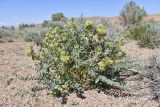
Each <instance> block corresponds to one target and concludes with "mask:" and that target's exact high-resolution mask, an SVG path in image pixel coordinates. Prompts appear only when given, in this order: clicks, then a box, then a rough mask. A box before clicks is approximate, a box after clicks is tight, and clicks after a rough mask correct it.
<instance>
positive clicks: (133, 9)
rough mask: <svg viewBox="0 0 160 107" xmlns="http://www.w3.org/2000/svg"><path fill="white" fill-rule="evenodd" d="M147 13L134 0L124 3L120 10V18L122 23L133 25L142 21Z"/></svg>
mask: <svg viewBox="0 0 160 107" xmlns="http://www.w3.org/2000/svg"><path fill="white" fill-rule="evenodd" d="M146 15H147V13H146V11H145V9H144V8H141V7H140V6H138V5H137V4H136V3H135V2H134V1H130V2H128V3H126V4H125V6H124V7H123V9H122V10H121V12H120V16H121V18H120V19H121V20H122V22H123V23H124V25H134V24H136V23H139V22H141V21H142V19H143V18H144V17H145V16H146Z"/></svg>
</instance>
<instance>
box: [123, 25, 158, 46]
mask: <svg viewBox="0 0 160 107" xmlns="http://www.w3.org/2000/svg"><path fill="white" fill-rule="evenodd" d="M126 35H127V36H128V37H131V38H133V39H135V40H137V41H138V44H139V45H140V46H141V47H148V48H155V47H159V46H160V23H156V22H143V23H140V24H136V25H133V26H132V27H131V28H129V30H128V31H126Z"/></svg>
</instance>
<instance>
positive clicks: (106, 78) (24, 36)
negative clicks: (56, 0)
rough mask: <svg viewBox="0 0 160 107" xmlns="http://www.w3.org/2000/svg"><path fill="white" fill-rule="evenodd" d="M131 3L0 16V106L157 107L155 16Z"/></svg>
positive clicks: (159, 22) (158, 30)
mask: <svg viewBox="0 0 160 107" xmlns="http://www.w3.org/2000/svg"><path fill="white" fill-rule="evenodd" d="M4 2H5V1H4ZM136 3H140V2H137V1H135V2H134V1H133V0H131V1H129V2H127V3H126V4H125V5H124V7H123V9H122V10H121V11H120V15H119V16H116V17H102V16H93V17H90V16H88V15H89V14H90V13H91V12H93V10H92V11H89V10H88V9H84V10H83V11H86V12H85V14H86V15H87V17H84V16H83V14H82V17H66V16H65V15H64V14H63V13H62V12H59V13H54V14H52V16H51V18H50V19H46V20H44V19H42V20H44V21H43V22H42V23H41V24H35V23H38V22H40V20H41V19H40V18H39V16H37V17H36V18H34V17H33V16H30V18H31V19H30V21H31V20H32V21H33V20H35V19H38V20H36V22H33V23H30V24H29V22H30V21H29V20H28V19H26V21H28V22H25V23H21V24H19V26H7V25H9V24H10V22H11V21H8V22H6V21H0V25H3V26H0V72H1V73H0V83H1V84H0V86H1V87H0V88H1V90H0V94H2V95H1V96H0V106H4V107H7V106H20V107H21V106H22V107H23V106H35V107H37V106H38V107H45V106H46V107H52V106H55V107H59V106H67V107H68V106H69V107H70V106H78V107H84V106H85V107H88V106H90V107H92V106H98V107H106V106H107V107H117V106H122V107H123V106H127V107H132V106H136V107H146V106H147V107H150V106H152V107H160V57H159V56H160V15H148V14H147V12H146V10H145V9H144V7H141V6H139V5H138V4H136ZM4 4H5V3H4ZM63 5H64V4H62V7H63ZM140 5H142V4H140ZM2 7H3V6H2ZM31 7H32V6H31ZM147 9H148V8H147ZM37 10H38V9H37ZM58 10H61V9H58ZM54 11H55V10H54ZM56 11H57V10H56ZM62 11H63V12H66V11H68V10H66V11H64V10H62ZM40 12H42V13H43V11H40ZM40 12H39V13H40ZM95 12H96V11H95ZM105 12H106V11H105ZM73 13H74V12H73ZM101 13H102V12H101ZM40 14H41V13H40ZM47 14H48V13H47ZM65 14H66V15H67V16H70V14H68V13H65ZM24 15H26V14H24ZM157 16H158V17H157ZM44 17H48V16H44ZM13 18H14V20H22V19H21V18H22V17H17V16H14V17H13ZM4 24H6V25H4ZM28 45H29V47H28V48H29V49H28V51H27V52H26V50H27V48H26V47H27V46H28ZM29 80H30V81H29ZM76 95H77V96H78V98H77V96H76ZM54 96H55V97H54ZM53 97H54V99H53ZM117 97H119V98H117ZM110 99H111V100H110ZM62 104H63V105H62ZM64 104H66V105H64ZM117 104H119V105H117Z"/></svg>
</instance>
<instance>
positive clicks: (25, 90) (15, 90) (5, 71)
mask: <svg viewBox="0 0 160 107" xmlns="http://www.w3.org/2000/svg"><path fill="white" fill-rule="evenodd" d="M28 45H29V43H27V42H24V41H15V42H11V43H1V44H0V87H1V88H0V107H159V104H158V102H157V101H155V100H153V99H152V96H151V95H152V93H151V91H150V87H149V86H148V84H149V80H148V79H147V78H143V80H142V81H139V78H140V77H139V75H135V76H132V77H130V78H127V80H126V82H127V83H128V84H129V85H130V86H131V87H132V86H134V87H135V88H132V90H130V91H127V92H125V91H119V90H118V91H116V90H110V91H104V92H100V93H98V92H97V91H96V90H89V91H85V94H84V96H85V98H84V99H82V98H78V97H77V96H76V94H74V93H73V94H70V95H69V96H68V97H67V98H68V99H67V103H66V104H61V103H62V101H61V98H56V97H53V96H50V95H47V92H46V90H41V91H38V92H36V93H35V95H34V94H33V92H32V91H31V90H32V89H33V88H36V87H39V85H38V83H37V81H33V80H30V81H29V80H23V79H22V77H27V76H35V75H36V70H35V66H34V62H33V61H32V59H31V58H30V57H28V56H27V55H26V50H27V46H28ZM123 48H124V49H125V50H126V51H127V53H128V54H134V53H140V54H141V56H140V57H144V56H145V57H149V56H150V55H152V53H153V52H154V50H151V49H145V48H141V49H140V48H139V47H138V46H137V45H136V42H129V43H127V44H126V45H125V46H124V47H123ZM109 93H112V94H109ZM113 93H114V94H115V95H116V94H120V97H114V96H113Z"/></svg>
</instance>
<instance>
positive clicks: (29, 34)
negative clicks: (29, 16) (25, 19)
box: [19, 27, 48, 45]
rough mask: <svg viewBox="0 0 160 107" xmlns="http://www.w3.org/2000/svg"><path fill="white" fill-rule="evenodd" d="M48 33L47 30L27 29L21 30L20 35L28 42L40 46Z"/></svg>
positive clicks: (38, 28)
mask: <svg viewBox="0 0 160 107" xmlns="http://www.w3.org/2000/svg"><path fill="white" fill-rule="evenodd" d="M47 31H48V30H47V29H46V28H40V27H33V28H25V29H23V30H21V31H20V32H19V34H21V35H22V36H23V37H24V40H25V41H26V42H34V43H36V44H37V45H40V44H41V41H42V39H43V38H44V36H45V34H46V32H47Z"/></svg>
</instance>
